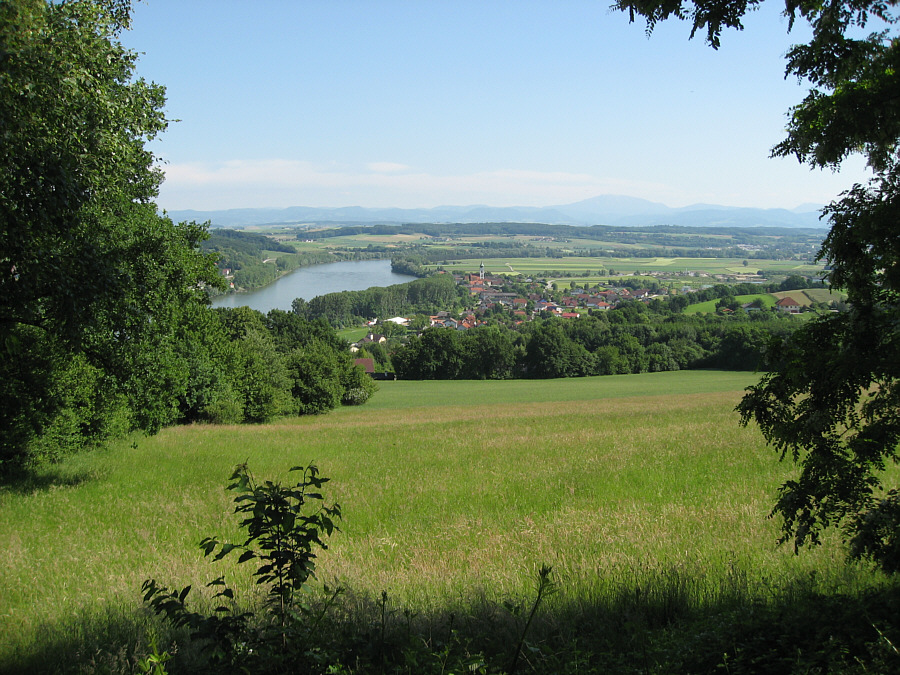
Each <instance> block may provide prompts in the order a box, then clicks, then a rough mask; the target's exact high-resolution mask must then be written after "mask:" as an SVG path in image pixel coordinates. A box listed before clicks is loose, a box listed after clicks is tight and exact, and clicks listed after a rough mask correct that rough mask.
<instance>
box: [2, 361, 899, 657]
mask: <svg viewBox="0 0 900 675" xmlns="http://www.w3.org/2000/svg"><path fill="white" fill-rule="evenodd" d="M757 377H758V376H756V375H753V374H750V373H730V372H701V371H683V372H668V373H657V374H646V375H627V376H610V377H598V378H583V379H566V380H547V381H535V380H523V381H496V382H495V381H479V382H465V381H451V382H435V381H429V382H384V383H380V385H379V386H380V391H378V392H377V393H376V395H375V396H374V398H373V399H372V400H371V401H370V402H369V403H367V404H366V405H365V406H362V407H358V408H350V407H347V408H342V409H339V410H337V411H334V412H332V413H329V414H327V415H322V416H308V417H300V418H293V419H287V420H283V421H279V422H276V423H273V424H267V425H258V426H252V425H244V426H211V425H209V426H183V427H176V428H169V429H165V430H163V431H162V432H161V433H159V434H158V435H156V436H153V437H134V438H129V439H127V440H126V441H123V442H121V443H118V444H116V445H114V446H112V447H109V448H107V449H103V450H97V451H94V452H92V453H88V454H83V455H80V456H77V457H74V458H72V459H71V460H69V461H66V462H64V463H63V464H60V465H57V466H55V467H53V468H52V469H50V470H47V471H45V472H43V473H40V474H36V475H34V476H32V477H31V478H30V479H28V480H26V481H23V482H20V483H16V484H12V485H7V486H5V487H3V488H2V491H0V563H2V564H0V672H23V671H24V672H27V671H29V670H30V671H32V672H52V671H53V670H56V669H61V670H65V669H66V668H69V669H71V668H72V664H73V663H78V662H80V661H79V660H85V659H87V660H90V658H93V657H92V656H91V655H96V654H100V655H109V654H115V649H116V645H119V646H121V647H123V648H124V647H126V646H133V645H136V644H139V643H140V644H145V643H146V640H147V639H148V637H147V636H148V635H154V634H158V635H161V636H163V637H165V635H166V632H165V630H166V629H165V628H164V627H162V626H160V624H159V622H158V620H155V619H154V618H152V617H151V616H150V615H149V613H148V612H147V611H146V610H145V609H143V608H142V607H141V597H140V596H141V593H140V587H141V583H142V582H143V581H144V580H145V579H147V578H150V577H152V578H155V579H156V580H157V581H159V582H160V583H164V584H167V585H170V586H177V587H182V586H185V585H187V584H193V585H194V588H195V589H200V588H201V587H202V586H203V584H204V583H205V582H207V581H209V580H211V579H213V578H215V577H217V576H219V575H222V574H225V575H226V576H227V577H228V578H229V580H234V581H233V583H234V585H235V588H236V591H237V592H239V593H244V594H251V595H252V593H253V588H252V584H251V583H250V580H249V577H248V571H247V570H243V569H241V568H240V567H237V566H235V565H234V563H233V562H231V563H229V562H228V561H227V560H225V561H222V562H219V563H215V564H212V563H210V562H209V560H207V559H204V558H203V556H202V553H201V551H200V550H199V548H198V546H197V544H198V542H199V541H200V540H201V539H202V538H204V537H206V536H211V535H219V536H221V537H223V538H224V539H226V540H227V539H229V538H231V539H232V540H236V539H237V538H238V536H239V535H238V532H237V529H236V526H235V520H234V518H233V516H231V514H230V512H231V502H230V497H229V495H228V494H226V492H225V491H224V489H223V486H224V484H225V482H226V479H227V477H228V476H229V474H230V472H231V470H232V468H233V467H234V465H236V464H238V463H241V462H245V461H246V462H248V463H249V466H250V468H251V470H252V471H253V473H254V474H255V475H256V476H257V477H258V478H260V479H279V480H285V481H287V480H288V479H289V476H287V473H286V472H287V469H288V468H290V467H291V466H295V465H298V464H304V465H305V464H308V463H311V462H312V463H315V464H316V465H317V466H318V467H319V469H320V471H321V472H322V474H323V475H325V476H329V477H330V478H331V479H332V481H331V482H330V483H328V484H327V485H326V488H327V490H326V497H327V499H328V500H329V501H337V502H339V503H340V504H341V506H342V508H343V511H344V519H343V521H342V524H341V530H342V531H341V532H340V533H338V534H337V535H335V536H334V537H333V539H332V541H331V547H330V549H329V550H328V551H326V552H324V553H323V554H321V556H320V559H319V566H318V576H319V580H320V582H327V583H329V584H332V585H341V586H343V587H344V588H346V589H348V593H349V594H350V597H352V598H355V599H356V600H355V602H357V607H358V608H362V607H365V606H367V602H369V604H371V603H372V602H374V601H375V599H376V598H378V597H380V596H381V593H382V591H384V592H386V595H385V596H384V597H385V598H389V599H390V603H391V607H392V608H393V610H392V611H393V612H394V614H393V616H395V617H400V618H401V619H402V616H403V615H402V614H401V612H402V611H403V610H406V612H407V614H406V616H411V615H412V614H415V615H416V616H422V617H434V616H446V615H447V613H448V612H449V613H450V616H451V617H452V616H465V615H472V614H475V613H476V610H475V609H474V608H475V607H476V606H478V607H482V608H483V607H486V606H490V607H494V608H497V607H503V606H504V604H503V603H509V602H513V603H515V602H524V600H525V599H527V598H528V597H529V595H530V594H531V593H532V590H533V586H534V575H535V572H536V570H537V569H538V568H539V567H540V566H541V565H542V564H547V565H552V566H553V575H554V576H553V578H554V580H555V581H556V584H557V588H558V592H557V593H556V594H555V595H554V596H553V597H552V598H551V599H550V600H549V601H548V605H547V611H548V612H549V614H548V616H550V617H552V619H553V620H552V621H551V622H550V623H551V624H552V625H550V626H549V627H545V628H544V630H547V631H551V630H563V629H562V628H560V626H561V625H563V626H569V628H568V629H566V630H575V628H574V627H573V626H578V624H579V622H581V621H582V619H578V618H572V617H573V616H576V617H577V616H581V617H584V616H587V615H589V614H590V613H591V611H593V610H591V608H594V610H596V608H597V607H600V606H603V607H607V608H617V609H615V611H616V612H619V611H621V612H626V611H639V610H640V608H642V607H644V608H645V609H646V608H648V607H653V608H656V609H654V611H655V612H657V613H659V612H662V615H661V616H663V617H664V618H665V617H669V614H670V613H672V612H675V614H673V615H672V616H682V615H681V614H680V612H683V613H684V616H685V617H687V616H707V615H709V614H710V613H711V612H713V608H719V609H721V607H723V606H725V605H728V604H729V603H737V604H738V605H739V606H741V607H753V606H766V605H768V604H771V603H778V602H782V601H785V599H786V598H787V599H790V598H791V597H793V596H792V594H794V593H797V592H798V589H804V592H815V593H819V594H825V595H829V594H836V593H841V594H850V595H851V596H853V595H854V594H865V593H868V592H873V589H874V590H875V591H877V590H878V589H880V588H883V587H890V585H891V582H890V580H889V579H887V578H885V577H882V576H881V575H880V574H878V573H875V572H873V571H871V570H870V569H868V568H867V567H866V566H863V565H858V564H855V565H850V564H848V563H846V562H845V560H844V557H843V552H842V550H841V548H840V546H839V542H838V541H837V540H836V538H834V537H826V540H825V543H824V545H823V546H821V547H819V548H818V549H816V550H811V551H805V552H803V553H802V554H801V555H799V556H795V555H793V552H792V550H791V549H789V548H788V547H778V546H776V544H775V541H776V539H777V537H778V530H779V526H778V523H777V522H774V521H772V520H770V519H768V518H767V515H768V513H769V511H770V509H771V507H772V504H773V503H774V499H775V494H776V491H777V488H778V486H779V485H780V484H781V483H782V482H783V481H784V480H785V479H787V478H788V477H790V476H791V474H792V471H793V469H792V467H791V466H790V465H789V464H783V463H780V462H779V461H778V459H777V457H776V454H775V453H774V452H773V451H772V450H771V449H770V448H767V447H766V445H765V442H764V440H763V439H762V438H761V436H760V434H759V432H758V431H757V430H756V429H755V428H754V427H752V426H751V427H749V428H742V427H740V426H739V425H738V419H737V416H736V414H735V412H734V410H733V409H734V406H735V405H736V403H737V402H738V401H739V400H740V397H741V395H742V392H743V390H744V388H745V387H746V386H748V385H751V384H753V383H754V382H755V381H756V380H757ZM198 593H200V591H195V594H198ZM635 593H636V594H637V595H635ZM367 598H368V599H370V601H367V600H366V599H367ZM667 603H668V604H667ZM673 603H674V604H673ZM670 605H671V606H670ZM729 606H730V605H729ZM629 607H630V608H631V610H628V608H629ZM348 611H350V610H348ZM357 611H360V612H361V611H363V610H362V609H358V610H357ZM493 611H499V610H493ZM610 611H613V610H612V609H610ZM648 611H649V610H648ZM717 611H718V610H717ZM564 617H569V618H564ZM670 618H671V617H670ZM616 620H617V621H622V622H624V621H627V620H629V619H627V617H624V616H622V617H620V618H619V619H616ZM451 621H452V619H451ZM667 621H669V619H666V621H663V627H665V625H668V624H667ZM554 622H555V623H554ZM614 623H615V621H613V624H614ZM613 624H609V625H613ZM623 625H625V624H623ZM647 625H648V626H651V625H655V624H654V623H653V622H652V621H650V622H649V623H648V624H647ZM554 626H555V628H554ZM608 627H609V626H607V628H608ZM598 630H599V629H598ZM604 630H606V629H604ZM621 630H625V629H621ZM626 632H627V630H626ZM161 639H162V638H161ZM598 639H599V638H598ZM603 639H604V640H606V639H610V640H612V639H613V638H612V636H611V635H607V636H606V637H604V638H603ZM98 658H99V657H98ZM109 658H112V657H109ZM95 660H96V659H95ZM347 672H349V671H347ZM572 672H574V671H572ZM622 672H624V671H622ZM635 672H638V671H635ZM659 672H663V671H659Z"/></svg>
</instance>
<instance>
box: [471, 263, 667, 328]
mask: <svg viewBox="0 0 900 675" xmlns="http://www.w3.org/2000/svg"><path fill="white" fill-rule="evenodd" d="M456 280H457V283H460V284H463V285H465V286H466V287H467V288H468V289H469V292H470V293H471V294H472V295H474V296H477V298H478V308H479V309H481V310H490V309H493V308H495V307H496V306H498V305H500V306H503V307H507V308H510V309H511V310H512V311H513V313H514V314H515V315H516V316H519V317H520V318H521V319H522V320H525V319H527V317H528V309H529V306H530V307H531V308H532V311H533V312H534V313H540V312H549V313H550V314H554V315H556V316H559V317H562V318H566V319H569V318H572V319H574V318H577V317H578V315H579V313H578V312H577V311H575V310H577V309H587V310H598V311H605V310H608V309H611V308H613V307H615V306H616V305H617V304H619V303H620V302H623V301H626V300H639V301H646V300H649V299H650V298H651V297H654V296H653V293H652V292H651V291H649V290H647V289H637V290H631V289H628V288H610V289H607V290H604V291H594V292H585V291H583V290H573V291H570V292H568V293H567V294H566V295H564V296H562V297H561V298H559V299H558V301H553V300H547V299H546V297H544V293H542V292H541V291H542V290H543V289H542V288H541V285H540V284H536V283H532V288H533V290H534V292H532V293H528V294H527V295H525V296H522V295H519V294H517V293H504V292H502V291H500V290H497V289H499V288H502V287H503V285H504V284H506V283H507V280H506V279H503V278H502V277H492V276H488V275H486V274H485V272H484V266H483V265H482V268H481V271H480V272H479V273H477V274H466V275H461V276H458V277H456Z"/></svg>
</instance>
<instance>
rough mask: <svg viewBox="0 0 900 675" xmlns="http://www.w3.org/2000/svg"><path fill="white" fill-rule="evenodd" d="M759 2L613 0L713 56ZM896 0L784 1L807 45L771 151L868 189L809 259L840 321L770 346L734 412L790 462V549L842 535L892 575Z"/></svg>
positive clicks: (896, 513)
mask: <svg viewBox="0 0 900 675" xmlns="http://www.w3.org/2000/svg"><path fill="white" fill-rule="evenodd" d="M758 4H759V2H758V0H724V1H723V0H696V1H694V2H682V1H681V0H662V1H659V0H638V1H631V0H620V2H619V3H618V4H617V7H618V8H619V9H620V10H624V11H627V12H629V13H630V15H631V17H632V19H634V18H635V17H636V16H638V15H640V16H643V17H644V18H645V19H646V21H647V27H648V30H651V31H652V29H653V27H654V26H655V25H656V24H657V23H658V22H659V21H662V20H665V19H667V18H670V17H675V18H679V19H684V20H687V21H689V22H690V23H691V24H692V33H691V34H692V36H693V35H694V34H696V33H697V32H702V33H704V34H705V38H706V40H707V42H708V43H709V44H710V45H711V46H712V47H713V48H718V47H719V46H720V43H721V39H722V33H723V31H724V30H725V29H727V28H734V29H742V28H743V26H742V24H741V19H742V17H743V16H744V15H745V14H746V13H747V12H748V11H751V10H753V9H754V8H755V7H756V6H757V5H758ZM896 4H897V3H896V2H894V1H890V2H883V1H881V0H844V1H834V2H827V3H818V2H805V1H802V2H801V1H797V0H787V1H786V3H785V9H784V14H785V16H786V17H787V18H788V20H789V26H790V27H791V28H792V27H793V26H794V24H795V22H798V21H803V22H806V23H807V24H808V25H809V26H810V28H811V29H812V37H811V38H810V40H809V41H808V42H806V43H805V44H798V45H796V46H794V47H793V48H792V49H791V50H790V51H789V52H788V54H787V57H786V58H787V66H786V75H787V76H796V77H798V78H800V79H801V80H804V81H806V82H808V83H809V84H810V89H809V93H808V94H807V95H806V97H805V98H804V99H803V101H801V102H800V103H799V104H797V105H796V106H794V107H793V108H792V109H791V111H790V115H789V122H788V126H787V136H786V138H785V139H784V140H783V141H782V142H780V143H779V144H778V145H776V146H775V147H774V149H773V151H772V153H773V155H775V156H794V157H796V158H797V159H798V160H799V161H801V162H805V163H807V164H809V165H810V166H812V167H818V168H835V167H837V166H839V165H840V163H841V162H842V161H843V160H844V159H845V158H846V157H848V156H849V155H851V154H862V155H863V156H864V157H865V159H866V161H867V163H868V165H869V167H870V168H871V170H872V173H873V177H872V179H871V180H870V181H869V182H868V184H865V185H861V184H856V185H853V186H852V187H850V188H849V189H848V190H847V191H846V192H845V193H844V194H843V195H841V196H840V198H838V199H836V200H835V201H834V202H832V203H831V204H830V205H829V206H828V207H826V209H825V211H824V216H825V217H827V218H828V221H829V223H830V227H831V229H830V231H829V234H828V236H827V238H826V239H825V242H824V244H823V246H822V249H821V251H820V253H819V258H820V259H824V260H825V261H826V262H827V263H828V268H829V270H830V271H829V273H828V280H829V281H830V283H831V284H832V285H833V286H835V287H838V288H842V289H844V290H846V292H847V294H848V301H849V304H850V309H849V311H848V312H845V313H842V314H838V315H835V316H831V317H825V318H821V319H819V320H818V321H814V322H810V323H809V324H808V326H806V327H805V328H804V329H802V330H799V331H797V332H795V333H794V334H793V335H792V336H791V337H790V338H788V339H784V340H775V341H773V344H772V345H771V348H770V350H769V355H768V365H769V372H768V374H766V375H765V376H763V378H762V380H761V382H760V383H759V384H758V385H756V386H754V387H752V388H750V390H749V391H748V393H747V395H746V396H745V398H744V400H743V401H742V402H741V404H740V405H739V406H738V409H739V411H740V413H741V419H742V422H743V423H744V424H746V423H748V422H749V421H750V420H753V421H755V422H756V423H757V424H759V426H760V428H761V430H762V432H763V434H764V435H765V437H766V439H767V440H768V441H769V442H770V443H771V444H772V445H773V446H774V447H775V448H776V449H777V450H778V451H779V452H780V453H781V456H782V457H785V456H788V457H790V458H792V459H793V460H794V461H796V462H798V463H799V465H800V468H801V471H800V475H799V477H798V478H797V479H796V480H791V481H788V482H787V483H785V484H784V485H783V486H782V488H781V492H780V496H779V499H778V501H777V503H776V505H775V508H774V513H775V514H778V515H781V516H782V517H783V540H785V541H789V540H792V541H793V542H794V545H795V547H800V546H803V545H804V544H807V543H816V542H818V541H819V536H820V533H821V531H822V530H823V529H824V528H826V527H829V526H833V525H837V526H840V527H842V528H843V530H844V532H845V535H846V540H847V542H848V544H849V546H850V554H851V555H852V556H854V557H858V558H870V559H872V560H874V561H876V562H877V563H878V564H880V565H881V566H882V567H883V568H884V569H885V570H888V571H891V572H894V571H898V570H900V495H898V492H897V485H895V484H893V483H892V482H890V481H889V480H888V479H886V477H885V473H884V470H885V468H886V466H887V465H888V464H889V463H896V462H897V460H898V455H897V449H898V448H897V446H898V442H900V236H898V234H900V232H898V230H900V226H898V223H900V189H898V188H900V155H898V140H900V67H898V66H900V41H898V35H897V19H896V16H895V11H894V10H895V7H896Z"/></svg>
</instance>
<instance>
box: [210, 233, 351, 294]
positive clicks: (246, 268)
mask: <svg viewBox="0 0 900 675" xmlns="http://www.w3.org/2000/svg"><path fill="white" fill-rule="evenodd" d="M201 249H202V250H203V251H204V252H205V253H209V254H213V255H215V259H216V267H217V268H218V270H219V271H220V272H221V273H222V274H223V275H224V276H227V277H228V278H229V279H231V280H232V282H233V283H234V285H235V287H237V288H241V289H253V288H259V287H261V286H265V285H266V284H269V283H272V282H273V281H275V280H276V279H277V278H278V277H280V276H281V275H282V274H284V273H285V272H289V271H291V270H293V269H296V268H298V267H304V266H306V265H317V264H321V263H327V262H334V261H335V260H337V258H336V257H335V256H334V255H333V254H331V253H329V252H328V251H306V252H303V253H298V252H297V251H296V250H295V249H294V248H292V247H290V246H288V245H286V244H282V243H279V242H278V241H276V240H275V239H273V238H272V237H267V236H265V235H262V234H255V233H253V232H242V231H239V230H227V229H216V230H212V231H211V232H210V234H209V238H208V239H207V240H206V241H204V242H202V243H201ZM279 254H280V255H279ZM267 256H268V257H267Z"/></svg>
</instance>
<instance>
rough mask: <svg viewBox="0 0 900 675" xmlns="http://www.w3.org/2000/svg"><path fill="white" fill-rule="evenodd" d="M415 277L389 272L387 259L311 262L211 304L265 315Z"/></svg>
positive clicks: (402, 281) (217, 299) (401, 282)
mask: <svg viewBox="0 0 900 675" xmlns="http://www.w3.org/2000/svg"><path fill="white" fill-rule="evenodd" d="M415 278H416V277H413V276H409V275H408V274H397V273H395V272H392V271H391V261H390V260H360V261H351V262H338V263H327V264H325V265H311V266H309V267H301V268H299V269H296V270H294V271H293V272H289V273H288V274H285V275H284V276H283V277H281V278H280V279H279V280H278V281H275V282H274V283H271V284H269V285H268V286H266V287H265V288H260V289H259V290H256V291H251V292H249V293H231V294H229V295H220V296H219V297H217V298H214V299H213V301H212V306H213V307H250V308H251V309H256V310H259V311H260V312H262V313H263V314H266V313H267V312H268V311H269V310H271V309H283V310H285V311H290V310H291V303H292V302H293V301H294V298H303V299H304V300H312V299H313V298H314V297H316V296H317V295H325V294H326V293H337V292H338V291H364V290H365V289H367V288H371V287H372V286H393V285H394V284H404V283H406V282H408V281H414V280H415Z"/></svg>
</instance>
